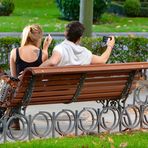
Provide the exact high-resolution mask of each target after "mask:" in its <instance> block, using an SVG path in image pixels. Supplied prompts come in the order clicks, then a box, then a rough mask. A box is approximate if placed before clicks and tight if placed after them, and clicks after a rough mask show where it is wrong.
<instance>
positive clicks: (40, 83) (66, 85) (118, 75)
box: [8, 62, 148, 106]
mask: <svg viewBox="0 0 148 148" xmlns="http://www.w3.org/2000/svg"><path fill="white" fill-rule="evenodd" d="M142 69H148V63H147V62H135V63H124V64H97V65H89V66H67V67H46V68H40V67H34V68H27V69H26V70H25V71H24V73H23V76H22V80H21V82H20V83H19V86H18V88H17V91H16V94H15V96H14V98H13V99H12V100H11V101H10V102H9V103H8V106H17V105H22V104H23V105H37V104H54V103H70V102H81V101H94V100H106V99H110V100H119V99H121V98H123V97H127V95H128V94H129V91H131V90H132V89H134V88H135V84H136V81H137V80H138V79H139V76H138V72H141V70H142Z"/></svg>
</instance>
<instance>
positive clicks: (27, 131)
mask: <svg viewBox="0 0 148 148" xmlns="http://www.w3.org/2000/svg"><path fill="white" fill-rule="evenodd" d="M147 111H148V105H141V106H140V107H139V106H136V105H128V106H126V107H125V108H124V109H119V108H116V107H111V106H110V107H106V108H102V110H101V109H98V108H97V109H95V108H91V107H90V108H89V107H87V108H83V109H82V110H80V111H77V110H76V111H72V110H68V109H65V110H62V111H60V112H58V113H55V112H53V113H52V114H51V113H49V112H44V111H42V112H39V113H37V114H35V115H34V116H31V115H29V116H28V117H25V116H24V115H22V114H21V115H18V114H14V115H13V116H12V117H10V118H9V119H8V118H4V119H3V120H2V119H0V125H1V128H2V130H1V133H0V140H1V142H2V141H3V142H6V141H15V140H31V139H34V138H47V137H58V136H61V135H62V136H63V135H69V134H73V135H81V134H91V133H95V134H96V133H100V132H105V131H108V132H114V131H122V130H125V129H134V128H140V127H141V128H148V115H147ZM14 119H19V121H20V125H21V129H20V130H14V129H13V128H11V126H10V125H11V122H12V121H13V120H14Z"/></svg>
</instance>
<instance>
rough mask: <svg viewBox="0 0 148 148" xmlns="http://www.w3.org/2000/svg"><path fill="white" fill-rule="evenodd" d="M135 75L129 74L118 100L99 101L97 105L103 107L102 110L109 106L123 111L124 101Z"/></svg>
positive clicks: (133, 72)
mask: <svg viewBox="0 0 148 148" xmlns="http://www.w3.org/2000/svg"><path fill="white" fill-rule="evenodd" d="M135 74H136V71H132V72H130V74H129V77H128V80H127V82H126V84H125V87H124V89H123V91H122V93H121V96H120V97H119V98H112V99H105V100H101V99H100V100H98V101H97V103H101V104H102V105H103V108H104V107H109V106H115V107H117V108H118V109H120V108H122V109H123V108H124V107H125V101H126V99H127V97H128V94H129V91H130V88H131V86H132V82H133V80H134V77H135Z"/></svg>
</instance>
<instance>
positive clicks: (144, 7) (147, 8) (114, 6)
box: [107, 1, 148, 17]
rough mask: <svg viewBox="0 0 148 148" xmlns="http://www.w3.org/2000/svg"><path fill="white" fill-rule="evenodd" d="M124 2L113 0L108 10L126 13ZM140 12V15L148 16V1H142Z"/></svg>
mask: <svg viewBox="0 0 148 148" xmlns="http://www.w3.org/2000/svg"><path fill="white" fill-rule="evenodd" d="M124 3H125V2H123V1H113V2H111V4H110V6H109V8H108V10H107V12H109V13H114V14H118V15H123V16H124V15H125V9H124ZM140 3H141V7H140V12H139V14H138V17H148V2H141V1H140Z"/></svg>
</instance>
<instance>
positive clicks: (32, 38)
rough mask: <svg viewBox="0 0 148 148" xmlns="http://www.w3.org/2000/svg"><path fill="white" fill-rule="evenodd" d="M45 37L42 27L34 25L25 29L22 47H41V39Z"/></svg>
mask: <svg viewBox="0 0 148 148" xmlns="http://www.w3.org/2000/svg"><path fill="white" fill-rule="evenodd" d="M42 37H43V31H42V28H41V26H40V25H38V24H32V25H28V26H26V27H25V28H24V29H23V32H22V40H21V47H22V46H25V45H28V44H32V45H34V46H40V43H41V39H42Z"/></svg>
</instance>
